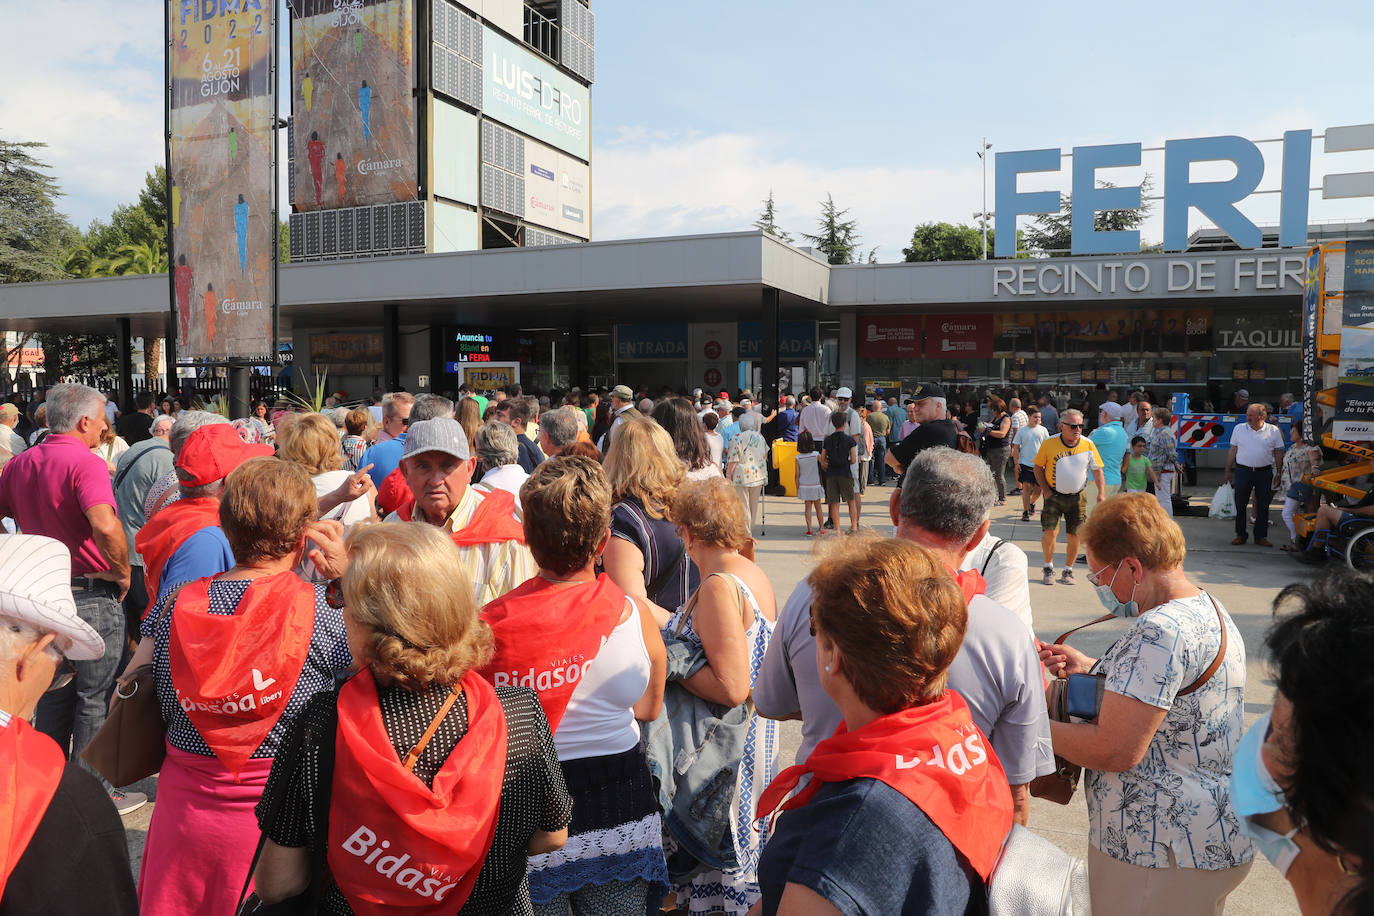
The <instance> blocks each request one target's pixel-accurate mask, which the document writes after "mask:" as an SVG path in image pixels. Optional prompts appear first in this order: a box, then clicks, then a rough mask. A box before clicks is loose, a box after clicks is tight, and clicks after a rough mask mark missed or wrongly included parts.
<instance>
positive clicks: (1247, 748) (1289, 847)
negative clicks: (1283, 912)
mask: <svg viewBox="0 0 1374 916" xmlns="http://www.w3.org/2000/svg"><path fill="white" fill-rule="evenodd" d="M1268 732H1269V713H1265V714H1264V716H1263V717H1262V718H1260V719H1259V720H1258V721H1257V722H1255V724H1254V725H1252V726H1250V728H1249V730H1248V731H1246V733H1245V735H1244V737H1242V738H1241V739H1240V743H1239V744H1237V745H1236V752H1235V758H1234V764H1233V766H1232V768H1231V804H1233V805H1234V806H1235V808H1236V813H1237V814H1239V815H1240V829H1241V831H1242V832H1243V833H1245V834H1246V836H1248V837H1250V839H1251V840H1253V841H1254V843H1255V845H1256V846H1257V847H1259V851H1260V852H1262V853H1264V857H1265V858H1266V859H1268V860H1269V861H1270V862H1272V863H1273V865H1274V867H1275V868H1277V869H1278V870H1279V874H1281V875H1286V874H1287V873H1288V869H1289V868H1290V867H1291V866H1292V864H1293V860H1294V859H1296V858H1297V857H1298V853H1299V852H1301V850H1300V849H1299V848H1298V844H1297V843H1296V842H1295V841H1294V840H1293V837H1294V835H1296V834H1297V832H1298V831H1297V830H1296V829H1293V830H1291V831H1289V832H1288V833H1276V832H1274V831H1273V830H1269V829H1268V828H1265V827H1261V826H1259V825H1258V824H1256V823H1255V822H1254V821H1252V820H1251V818H1252V817H1253V816H1254V815H1257V814H1268V813H1270V812H1273V811H1279V810H1281V809H1282V808H1283V807H1284V805H1285V802H1286V800H1285V798H1284V794H1283V789H1281V788H1280V787H1279V784H1278V783H1277V782H1275V781H1274V777H1273V775H1272V774H1271V773H1270V772H1269V767H1267V766H1265V765H1264V757H1263V756H1262V754H1261V748H1263V746H1264V736H1265V735H1266V734H1267V733H1268Z"/></svg>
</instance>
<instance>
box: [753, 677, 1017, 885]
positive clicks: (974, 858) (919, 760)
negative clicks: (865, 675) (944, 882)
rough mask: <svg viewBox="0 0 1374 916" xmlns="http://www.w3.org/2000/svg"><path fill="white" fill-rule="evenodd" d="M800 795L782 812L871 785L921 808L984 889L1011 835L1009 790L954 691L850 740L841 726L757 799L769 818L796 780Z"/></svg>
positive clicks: (872, 725) (888, 718)
mask: <svg viewBox="0 0 1374 916" xmlns="http://www.w3.org/2000/svg"><path fill="white" fill-rule="evenodd" d="M808 773H809V774H811V782H810V783H809V784H808V785H807V787H806V788H805V789H803V790H802V791H800V792H798V793H797V794H796V796H794V797H793V798H791V799H789V800H788V801H787V803H786V804H784V805H782V808H783V810H787V809H789V808H800V807H801V806H802V805H805V804H806V803H807V802H809V801H810V800H811V797H812V796H813V795H815V794H816V791H817V790H818V789H820V787H821V784H822V783H826V782H845V781H848V780H850V779H863V778H867V779H876V780H878V781H879V782H882V783H885V784H886V785H889V786H891V787H892V788H894V789H896V790H897V791H898V792H900V793H902V794H903V795H904V796H906V797H907V798H908V799H910V800H911V802H912V804H914V805H916V807H918V808H920V809H921V811H923V812H924V813H925V815H926V817H928V818H930V820H931V821H932V822H933V823H934V824H935V826H936V827H939V828H940V832H941V833H943V834H944V835H945V837H946V838H947V839H948V840H949V841H950V842H951V843H952V844H954V848H955V849H958V850H959V852H960V853H961V854H962V855H963V856H964V857H965V858H966V859H968V860H969V863H970V864H971V865H972V866H973V868H974V870H975V871H977V872H978V874H979V875H980V876H982V878H983V880H984V881H986V880H987V879H988V876H989V875H990V874H991V873H992V867H993V866H994V865H995V864H996V863H997V856H998V855H999V854H1000V853H1001V850H1002V841H1003V840H1005V839H1006V836H1007V832H1008V831H1009V830H1011V820H1012V802H1011V789H1010V788H1008V786H1007V777H1006V774H1005V773H1004V772H1003V771H1002V765H1001V764H1000V763H999V762H998V760H997V756H996V755H995V754H993V752H992V747H991V746H990V745H989V743H988V740H987V738H985V737H984V736H983V733H982V732H981V731H979V730H978V726H977V725H975V724H974V723H973V718H972V717H971V716H970V715H969V711H968V704H967V703H965V702H964V699H963V697H961V696H959V695H958V694H957V693H955V692H954V691H953V690H946V691H945V693H944V696H942V697H941V698H940V699H938V700H936V701H935V702H933V703H927V704H926V705H924V706H913V707H911V708H909V709H903V710H902V711H900V712H895V713H892V714H890V715H886V716H879V717H878V718H877V719H874V720H873V721H872V722H870V723H868V724H867V725H865V726H863V727H862V728H860V729H859V730H858V731H855V732H850V731H847V730H846V728H845V724H844V723H843V722H841V723H840V727H839V728H837V729H836V730H835V734H834V736H833V737H830V738H827V739H826V740H824V741H822V742H821V743H820V744H818V745H816V749H815V750H813V751H812V752H811V756H810V757H808V758H806V762H805V763H801V764H798V765H797V766H793V767H788V768H787V769H786V770H783V771H782V773H780V774H779V775H778V777H777V778H776V779H774V780H773V782H772V784H771V785H769V786H768V788H767V789H765V790H764V793H763V795H762V796H760V797H759V807H758V811H759V817H760V818H763V817H768V816H769V815H771V814H772V813H773V812H774V811H775V810H776V809H777V808H778V804H779V803H780V802H782V800H783V799H784V798H786V797H787V794H788V793H789V792H791V791H792V790H793V789H795V788H796V787H797V784H798V783H799V782H800V781H801V778H802V777H803V776H804V775H806V774H808Z"/></svg>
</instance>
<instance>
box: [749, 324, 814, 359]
mask: <svg viewBox="0 0 1374 916" xmlns="http://www.w3.org/2000/svg"><path fill="white" fill-rule="evenodd" d="M739 358H740V359H763V322H762V321H741V322H740V323H739ZM815 358H816V322H814V321H779V322H778V360H779V361H780V362H783V363H789V362H796V361H798V360H812V359H815Z"/></svg>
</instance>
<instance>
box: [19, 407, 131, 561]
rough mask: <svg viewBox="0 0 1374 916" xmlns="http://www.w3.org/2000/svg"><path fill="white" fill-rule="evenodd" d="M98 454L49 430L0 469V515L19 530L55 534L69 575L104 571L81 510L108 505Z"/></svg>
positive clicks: (106, 476) (110, 492) (110, 498)
mask: <svg viewBox="0 0 1374 916" xmlns="http://www.w3.org/2000/svg"><path fill="white" fill-rule="evenodd" d="M114 504H115V498H114V488H113V487H112V486H111V485H110V470H109V468H108V467H107V466H106V464H105V461H104V459H102V458H99V457H98V456H96V455H93V454H91V450H90V448H89V447H87V446H86V445H85V444H84V443H83V442H82V441H81V440H80V439H78V438H76V437H75V436H69V435H59V434H56V433H53V434H49V435H48V437H47V438H45V439H44V440H43V441H42V442H40V443H38V445H36V446H34V447H33V448H29V449H25V450H24V451H22V452H20V453H19V454H18V455H15V456H14V457H13V458H11V459H10V460H9V461H8V462H7V463H6V464H5V467H4V469H3V470H2V471H0V518H5V517H8V518H12V519H14V521H15V522H16V523H17V524H18V525H19V530H20V531H22V532H23V533H24V534H41V535H45V536H46V537H50V538H55V539H56V540H59V541H61V542H62V543H63V544H66V545H67V549H68V550H70V551H71V552H72V575H73V576H89V575H92V574H94V573H98V572H105V571H106V570H108V569H109V568H110V564H109V563H107V562H105V557H104V556H102V555H101V553H100V548H98V547H97V546H96V543H95V538H94V537H92V536H91V523H90V521H89V520H88V519H87V518H86V512H87V510H89V509H92V508H94V507H95V506H114Z"/></svg>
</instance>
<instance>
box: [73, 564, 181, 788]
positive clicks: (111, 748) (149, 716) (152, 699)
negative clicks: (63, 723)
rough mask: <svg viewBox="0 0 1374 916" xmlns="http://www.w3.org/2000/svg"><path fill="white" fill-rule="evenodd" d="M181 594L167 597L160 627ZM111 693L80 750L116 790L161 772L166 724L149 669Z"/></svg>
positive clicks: (123, 680) (120, 683)
mask: <svg viewBox="0 0 1374 916" xmlns="http://www.w3.org/2000/svg"><path fill="white" fill-rule="evenodd" d="M180 594H181V587H180V586H178V587H177V589H176V590H175V591H173V592H172V594H171V595H170V596H168V598H167V604H166V606H165V607H163V609H162V615H161V616H160V617H158V622H159V623H161V621H162V618H163V617H166V616H167V615H168V614H170V613H171V612H172V607H173V606H174V605H175V604H176V602H177V597H178V596H179V595H180ZM154 627H155V628H156V625H154ZM148 638H149V639H156V638H157V637H156V636H150V637H148ZM114 693H115V701H114V705H113V706H111V707H110V714H109V715H108V716H107V717H106V718H105V722H104V723H103V724H102V725H101V726H100V730H99V731H97V732H96V733H95V737H94V738H92V739H91V742H90V744H87V745H86V747H85V748H83V749H82V751H81V759H82V760H84V761H86V762H87V763H88V764H90V765H91V768H92V769H94V770H95V771H96V772H97V773H99V774H100V775H101V776H104V777H105V778H106V779H108V780H109V781H110V784H111V785H113V786H116V787H118V786H128V785H132V784H134V783H136V782H138V781H139V780H140V779H147V778H148V777H149V776H152V775H153V774H154V773H157V772H158V771H159V770H161V769H162V761H163V760H164V759H165V758H166V757H167V723H166V722H165V721H164V720H163V718H162V708H161V706H160V705H159V704H158V701H157V685H156V683H155V682H154V680H153V666H152V665H140V666H138V667H137V668H135V669H134V670H133V671H130V672H128V673H127V674H125V675H124V676H123V677H121V678H119V679H118V680H116V681H115V686H114Z"/></svg>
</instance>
